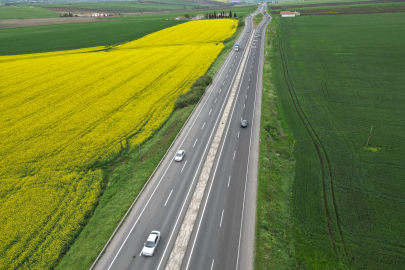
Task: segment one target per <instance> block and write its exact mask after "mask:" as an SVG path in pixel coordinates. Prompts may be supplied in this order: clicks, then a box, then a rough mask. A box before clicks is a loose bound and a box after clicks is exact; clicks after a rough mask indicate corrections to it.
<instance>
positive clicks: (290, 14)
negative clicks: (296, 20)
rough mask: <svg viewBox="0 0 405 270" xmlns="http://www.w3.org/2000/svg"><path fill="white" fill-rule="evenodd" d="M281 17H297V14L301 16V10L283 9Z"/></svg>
mask: <svg viewBox="0 0 405 270" xmlns="http://www.w3.org/2000/svg"><path fill="white" fill-rule="evenodd" d="M280 15H281V17H295V16H300V13H299V12H296V11H294V12H291V11H281V12H280Z"/></svg>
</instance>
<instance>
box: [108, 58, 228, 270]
mask: <svg viewBox="0 0 405 270" xmlns="http://www.w3.org/2000/svg"><path fill="white" fill-rule="evenodd" d="M231 53H233V52H231ZM231 58H232V56H231V57H229V59H228V60H227V62H228V63H229V61H230V60H231ZM228 63H225V66H226V65H227V64H228ZM224 70H225V68H224V69H223V70H222V71H221V74H219V77H221V75H222V73H223V72H224ZM219 77H218V80H217V81H216V83H215V84H214V85H213V86H212V90H211V91H210V92H209V94H208V96H207V99H208V98H209V97H210V96H211V94H212V91H213V89H214V88H215V86H216V84H217V83H218V82H219ZM203 109H204V106H203V107H202V108H201V110H200V111H199V112H198V114H197V116H196V118H195V119H194V121H193V123H192V124H191V126H190V128H189V130H188V132H187V134H186V135H185V136H184V139H183V141H182V142H181V144H180V146H179V149H180V148H181V146H182V145H183V143H184V141H185V140H186V139H187V136H188V134H189V133H190V131H191V128H192V127H193V126H194V124H195V122H196V121H197V119H198V117H199V116H200V113H201V112H202V110H203ZM172 163H173V159H172V160H171V161H170V163H169V165H168V166H167V169H166V170H165V172H164V173H163V175H162V177H161V178H160V180H159V182H158V184H157V185H156V187H155V189H154V190H153V192H152V194H151V196H150V198H149V199H148V201H147V202H146V204H145V206H144V208H143V209H142V211H141V213H140V214H139V217H138V218H137V219H136V221H135V223H134V225H133V226H132V228H131V230H130V231H129V233H128V235H127V237H126V238H125V240H124V242H123V243H122V245H121V247H120V248H119V250H118V252H117V253H116V254H115V256H114V259H113V260H112V262H111V264H110V265H109V266H108V268H107V270H110V268H111V266H112V265H113V263H114V261H115V260H116V259H117V256H118V254H119V253H120V252H121V249H122V247H123V246H124V245H125V243H126V241H127V240H128V237H129V235H130V234H131V233H132V230H133V229H134V228H135V225H136V224H137V223H138V221H139V219H140V218H141V216H142V214H143V212H144V211H145V209H146V207H147V206H148V204H149V201H150V199H151V198H152V197H153V195H154V194H155V191H156V190H157V188H158V187H159V185H160V183H161V181H162V179H163V177H164V176H165V174H166V172H167V170H168V169H169V167H170V165H171V164H172Z"/></svg>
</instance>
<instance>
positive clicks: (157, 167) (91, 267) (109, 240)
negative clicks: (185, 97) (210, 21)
mask: <svg viewBox="0 0 405 270" xmlns="http://www.w3.org/2000/svg"><path fill="white" fill-rule="evenodd" d="M244 31H245V29H243V31H242V32H241V34H240V36H239V37H238V39H237V40H239V39H240V37H241V36H242V33H243V32H244ZM232 49H233V47H232V48H231V51H230V53H228V56H227V57H226V58H225V60H224V61H223V62H222V64H221V67H220V68H219V69H218V71H217V72H216V73H215V75H214V78H213V80H212V83H210V84H209V85H208V86H207V88H206V89H205V91H204V93H203V95H202V96H201V98H200V99H199V100H198V102H197V104H196V105H195V106H194V109H193V110H192V112H191V113H190V115H189V116H188V117H187V120H186V121H185V122H184V124H183V126H182V127H181V129H180V130H179V132H178V133H177V135H176V137H175V138H174V139H173V141H172V143H171V144H170V146H169V148H168V149H167V151H166V153H165V154H164V155H163V157H162V158H161V160H160V161H159V163H158V165H157V166H156V168H155V169H154V170H153V172H152V174H151V175H150V176H149V178H148V181H146V183H145V184H144V186H143V188H142V189H141V191H139V193H138V195H137V196H136V198H135V200H134V201H133V203H132V204H131V206H130V207H129V209H128V211H127V212H126V213H125V215H124V217H123V218H122V219H121V221H120V223H119V224H118V225H117V227H116V228H115V230H114V232H113V233H112V235H111V236H110V238H109V239H108V241H107V243H106V244H105V245H104V247H103V249H102V250H101V251H100V253H99V254H98V256H97V258H96V259H95V260H94V262H93V264H92V265H91V266H90V268H89V270H92V269H93V268H94V266H95V265H96V264H97V263H98V261H99V259H100V257H101V255H102V254H103V253H104V251H105V249H106V248H107V247H108V245H109V244H110V242H111V240H112V239H113V238H114V236H115V234H116V233H117V231H118V229H120V228H121V225H122V223H124V221H125V219H126V218H127V216H128V214H129V213H130V212H131V210H132V208H133V206H134V205H135V203H136V202H137V201H138V199H139V197H140V196H141V195H142V193H143V191H144V190H145V188H146V187H147V186H148V184H149V182H150V180H151V179H152V177H153V176H154V175H155V173H156V171H157V170H158V169H159V167H160V164H161V163H162V162H163V160H164V159H165V158H166V156H167V154H168V153H169V152H170V151H171V148H172V146H173V144H174V143H175V142H176V141H177V138H178V137H179V135H180V134H181V132H182V131H183V129H184V128H185V126H186V125H187V124H188V122H189V120H190V118H191V117H192V116H193V114H194V112H195V110H196V109H197V107H198V105H199V104H200V103H201V100H202V99H203V98H204V96H205V94H206V93H207V92H208V90H209V89H210V87H211V85H212V84H213V82H214V80H215V79H216V77H217V75H218V74H220V71H221V70H222V69H223V68H224V63H226V62H227V61H228V58H230V57H231V55H232V53H233V51H232Z"/></svg>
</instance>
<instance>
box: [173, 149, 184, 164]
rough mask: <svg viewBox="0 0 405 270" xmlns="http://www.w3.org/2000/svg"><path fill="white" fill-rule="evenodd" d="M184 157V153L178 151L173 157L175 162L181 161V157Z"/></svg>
mask: <svg viewBox="0 0 405 270" xmlns="http://www.w3.org/2000/svg"><path fill="white" fill-rule="evenodd" d="M185 155H186V151H184V150H179V151H177V153H176V155H175V156H174V160H175V161H182V160H183V157H184V156H185Z"/></svg>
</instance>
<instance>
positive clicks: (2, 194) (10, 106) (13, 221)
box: [0, 19, 237, 269]
mask: <svg viewBox="0 0 405 270" xmlns="http://www.w3.org/2000/svg"><path fill="white" fill-rule="evenodd" d="M236 25H237V23H236V21H235V20H229V19H224V20H206V21H196V22H189V23H185V24H181V25H178V26H174V27H171V28H168V29H165V30H162V31H159V32H156V33H153V34H150V35H148V36H145V37H144V38H142V39H139V40H136V41H133V42H129V43H126V44H123V45H120V46H116V47H114V48H110V49H109V50H103V49H104V47H94V48H86V49H80V50H71V51H61V52H51V53H40V54H29V55H15V56H3V57H0V70H1V72H0V111H1V113H0V142H1V143H0V224H1V231H0V254H2V256H0V269H23V268H24V269H25V268H29V269H48V268H52V267H54V266H55V264H56V263H57V261H58V259H59V257H60V256H61V253H63V252H64V251H66V249H67V248H68V247H69V245H70V244H71V243H72V241H73V239H74V237H75V235H76V233H77V232H78V231H79V230H80V227H81V224H83V222H84V221H85V219H86V216H87V215H88V214H89V213H91V212H92V210H93V207H94V205H95V202H96V201H97V196H98V195H99V193H100V181H101V180H102V177H103V173H102V171H100V170H94V169H92V168H94V166H95V165H97V164H100V163H105V162H108V161H110V160H113V159H115V158H116V157H117V156H118V155H119V152H120V151H121V149H122V147H123V146H124V147H126V146H127V144H128V146H129V147H134V146H136V145H137V144H138V143H141V142H143V141H144V140H145V139H146V138H148V137H149V136H150V135H151V134H152V133H153V131H154V130H156V129H157V128H158V127H159V126H160V125H161V124H162V123H163V122H164V121H165V120H166V119H167V117H168V116H169V115H170V114H171V112H172V110H173V105H174V102H175V100H176V98H177V96H178V95H179V94H182V93H184V92H186V91H188V89H189V88H190V86H191V84H192V83H193V82H194V81H195V80H196V79H197V78H198V77H199V76H201V75H203V74H205V72H206V71H207V69H208V68H209V67H210V65H211V64H212V62H213V61H214V60H215V58H216V57H217V55H218V54H219V52H220V51H221V50H222V48H223V44H222V42H221V41H222V40H224V39H226V38H228V37H230V36H231V35H233V33H234V32H235V31H236Z"/></svg>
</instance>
